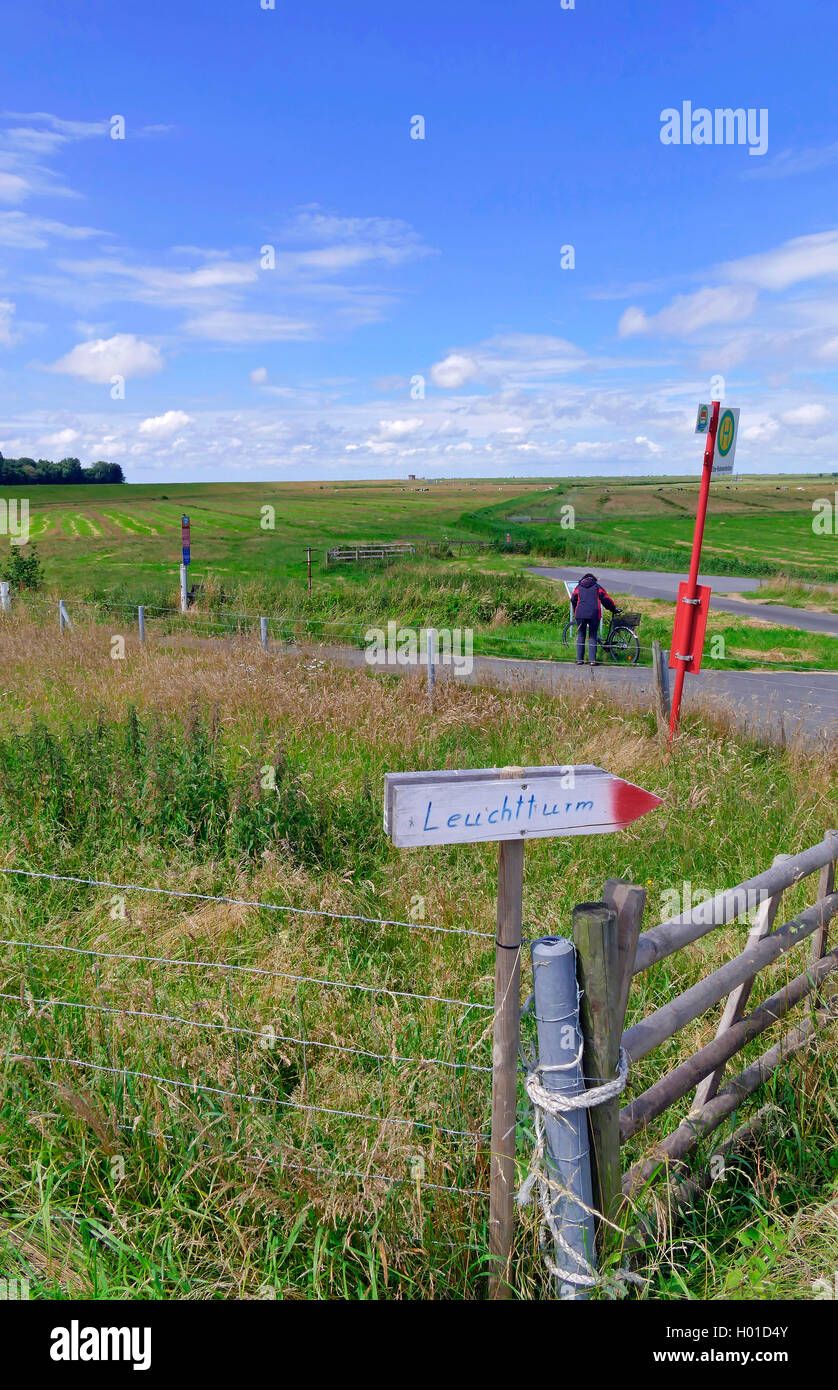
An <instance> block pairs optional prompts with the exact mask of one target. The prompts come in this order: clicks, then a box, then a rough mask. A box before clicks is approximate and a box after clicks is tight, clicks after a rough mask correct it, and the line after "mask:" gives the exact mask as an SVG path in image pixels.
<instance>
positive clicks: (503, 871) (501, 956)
mask: <svg viewBox="0 0 838 1390" xmlns="http://www.w3.org/2000/svg"><path fill="white" fill-rule="evenodd" d="M660 803H661V798H660V797H659V796H653V795H652V793H651V792H646V791H643V789H642V787H636V786H634V785H633V784H632V783H631V782H624V781H623V780H622V779H621V778H619V777H613V776H612V774H611V773H610V772H606V771H605V769H604V768H601V767H589V766H582V767H573V766H568V767H507V768H479V769H471V770H465V771H445V772H388V773H387V775H386V776H385V778H384V829H385V832H386V833H387V834H388V835H389V836H390V838H391V840H392V842H393V844H394V845H396V846H397V847H406V848H408V847H410V848H412V847H416V846H419V845H450V844H463V843H471V842H475V841H481V840H498V841H499V842H500V843H499V845H498V908H497V938H496V942H495V1012H494V1046H493V1051H492V1137H491V1169H490V1179H489V1251H490V1255H491V1260H492V1273H491V1276H490V1281H489V1297H490V1298H509V1297H511V1293H512V1289H511V1283H510V1264H511V1257H512V1234H513V1222H512V1218H513V1210H514V1206H513V1203H514V1196H515V1138H516V1126H517V1110H518V1104H517V1099H518V1098H517V1078H518V1043H519V1032H520V981H521V924H522V919H523V883H524V843H525V841H526V840H527V839H532V838H543V837H545V836H553V835H606V834H610V833H611V832H613V831H615V830H621V829H622V828H623V826H626V825H629V824H630V823H631V822H632V821H634V820H636V819H637V818H638V816H642V815H644V814H645V813H646V812H647V811H651V810H653V809H654V807H655V806H659V805H660Z"/></svg>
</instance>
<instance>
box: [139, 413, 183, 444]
mask: <svg viewBox="0 0 838 1390" xmlns="http://www.w3.org/2000/svg"><path fill="white" fill-rule="evenodd" d="M191 424H192V416H191V415H187V414H186V412H185V411H184V410H167V411H166V413H165V415H152V416H150V417H149V418H148V419H147V420H143V422H142V424H141V425H140V434H145V435H149V436H150V437H151V438H152V439H168V438H169V436H170V435H173V434H177V432H178V430H182V429H183V427H184V425H191Z"/></svg>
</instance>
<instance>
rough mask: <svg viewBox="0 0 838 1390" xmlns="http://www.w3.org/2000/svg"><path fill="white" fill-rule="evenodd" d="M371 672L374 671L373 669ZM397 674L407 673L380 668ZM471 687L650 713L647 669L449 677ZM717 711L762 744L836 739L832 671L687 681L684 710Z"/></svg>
mask: <svg viewBox="0 0 838 1390" xmlns="http://www.w3.org/2000/svg"><path fill="white" fill-rule="evenodd" d="M309 651H310V654H311V655H312V656H317V657H321V658H324V659H326V660H332V661H340V662H341V663H342V664H343V665H347V666H364V665H366V661H365V658H364V653H363V652H362V651H358V650H357V649H353V648H347V647H312V648H310V649H309ZM370 669H372V670H374V669H375V668H374V667H371V668H370ZM385 669H388V670H390V671H391V672H394V673H396V674H399V673H403V672H405V671H406V670H410V669H411V668H410V667H404V666H393V667H388V668H385ZM438 679H440V680H445V679H455V677H454V676H453V675H451V674H450V672H449V670H448V669H447V668H444V667H443V668H438ZM456 679H460V680H465V681H466V682H467V683H468V684H470V685H474V684H477V683H480V682H484V681H488V682H490V683H491V684H493V685H501V686H510V685H526V686H536V687H537V688H539V689H542V690H560V689H562V687H564V688H567V687H574V686H575V687H582V688H583V689H587V690H591V691H600V692H602V693H603V694H608V695H613V697H614V698H615V700H617V701H625V702H626V703H630V704H632V705H633V706H640V707H643V708H646V709H649V708H650V707H651V706H652V704H653V701H654V691H653V688H652V671H651V668H650V667H648V666H639V667H632V668H626V667H614V666H597V667H595V668H592V667H590V666H576V664H575V663H574V662H564V661H524V660H520V659H517V658H508V657H494V656H475V658H474V669H473V670H472V672H471V674H470V675H469V676H464V677H456ZM697 708H704V709H708V710H711V711H712V710H714V709H715V710H719V709H723V710H725V711H727V712H728V713H730V715H731V716H732V717H733V720H734V722H735V723H736V724H737V725H738V727H739V728H740V729H743V730H745V731H746V732H748V733H756V734H758V735H759V736H760V737H762V738H766V739H768V740H769V741H772V742H776V741H785V740H787V739H791V738H794V737H795V736H798V735H799V736H801V737H803V738H805V739H806V740H807V741H816V740H818V739H820V738H821V737H822V736H824V737H827V738H836V737H838V671H811V672H794V671H702V672H701V673H700V674H699V675H698V676H687V680H686V686H685V695H684V704H683V710H684V712H685V713H688V712H689V710H690V709H697Z"/></svg>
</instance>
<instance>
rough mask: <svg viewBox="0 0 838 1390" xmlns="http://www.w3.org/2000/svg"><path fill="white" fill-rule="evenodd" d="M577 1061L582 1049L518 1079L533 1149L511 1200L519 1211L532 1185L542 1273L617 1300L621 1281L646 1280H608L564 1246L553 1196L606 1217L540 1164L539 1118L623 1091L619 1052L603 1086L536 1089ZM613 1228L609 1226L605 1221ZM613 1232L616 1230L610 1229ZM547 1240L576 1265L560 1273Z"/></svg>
mask: <svg viewBox="0 0 838 1390" xmlns="http://www.w3.org/2000/svg"><path fill="white" fill-rule="evenodd" d="M581 1060H582V1044H580V1047H579V1051H578V1052H577V1054H576V1056H575V1057H574V1058H572V1060H571V1061H570V1062H561V1063H556V1064H555V1065H553V1066H541V1065H539V1064H538V1063H537V1064H536V1065H535V1066H534V1067H532V1068H531V1070H530V1071H528V1072H527V1074H526V1077H525V1078H524V1086H525V1088H526V1092H527V1095H528V1096H529V1098H530V1100H531V1101H532V1105H533V1113H534V1116H535V1149H534V1150H533V1156H532V1161H531V1163H530V1171H529V1173H528V1174H527V1177H526V1178H525V1179H524V1182H523V1183H522V1184H521V1187H520V1189H519V1191H518V1194H517V1198H516V1200H517V1201H518V1203H519V1204H520V1205H521V1206H526V1205H527V1203H528V1202H529V1201H530V1200H531V1198H532V1193H533V1188H534V1187H535V1186H536V1184H538V1200H539V1205H540V1207H541V1225H540V1229H539V1233H538V1243H539V1245H540V1247H541V1253H542V1257H543V1259H544V1263H545V1265H546V1267H547V1272H548V1273H549V1274H551V1275H552V1276H553V1278H555V1279H558V1280H560V1281H561V1282H562V1283H564V1284H571V1285H573V1286H574V1287H576V1288H585V1289H593V1288H598V1287H599V1288H603V1289H605V1290H608V1289H612V1290H615V1292H613V1293H612V1295H611V1296H612V1297H617V1296H622V1295H623V1293H624V1292H625V1288H624V1284H625V1283H626V1281H628V1282H631V1283H633V1284H639V1285H641V1286H642V1287H645V1284H646V1280H645V1279H642V1278H641V1277H640V1275H639V1274H634V1273H633V1272H632V1271H631V1270H628V1269H618V1270H615V1271H614V1272H613V1273H610V1274H608V1275H604V1276H603V1275H600V1274H598V1273H597V1271H596V1269H594V1267H593V1265H592V1264H591V1263H590V1261H589V1260H587V1259H586V1258H585V1256H584V1255H583V1254H582V1253H581V1252H580V1251H578V1250H574V1249H573V1248H572V1246H570V1245H569V1244H568V1242H567V1241H566V1240H565V1238H564V1236H563V1235H562V1233H561V1231H560V1230H559V1227H558V1225H557V1224H556V1218H555V1216H554V1214H553V1195H554V1194H555V1193H556V1192H558V1193H560V1194H561V1195H562V1196H564V1197H566V1198H568V1199H569V1200H570V1201H572V1202H573V1203H574V1204H575V1205H576V1206H578V1207H579V1208H581V1210H582V1211H584V1212H585V1213H586V1214H587V1215H593V1216H597V1217H598V1218H599V1219H600V1220H601V1221H606V1220H607V1218H606V1217H604V1216H603V1215H602V1213H601V1212H598V1211H596V1210H595V1209H594V1208H592V1207H589V1206H587V1204H586V1203H585V1202H583V1201H582V1199H581V1198H580V1197H579V1196H578V1194H577V1193H575V1192H571V1191H569V1190H568V1189H567V1188H566V1187H564V1185H563V1184H562V1183H560V1182H558V1181H557V1179H556V1177H555V1175H554V1174H552V1173H548V1172H547V1170H546V1167H545V1163H544V1151H545V1134H544V1116H545V1115H550V1116H552V1118H553V1119H560V1118H563V1117H564V1116H565V1115H567V1114H570V1113H571V1112H573V1111H574V1110H591V1109H592V1108H593V1107H594V1106H596V1105H604V1104H605V1102H606V1101H608V1100H613V1099H614V1098H615V1096H618V1095H620V1094H621V1093H622V1092H623V1091H624V1090H625V1087H626V1083H627V1081H628V1058H627V1056H626V1054H625V1052H624V1050H623V1048H622V1047H621V1048H620V1060H619V1063H618V1067H617V1075H616V1076H615V1077H614V1078H613V1079H612V1080H610V1081H603V1082H602V1083H601V1084H600V1085H599V1086H591V1087H588V1088H587V1089H586V1090H584V1091H580V1092H578V1093H577V1094H575V1095H572V1094H570V1093H568V1092H560V1091H548V1090H547V1088H546V1087H545V1086H544V1085H543V1084H542V1081H541V1080H540V1077H541V1075H542V1074H543V1073H545V1072H550V1071H569V1070H571V1069H572V1068H574V1067H577V1066H579V1064H580V1062H581ZM608 1225H613V1222H610V1221H609V1222H608ZM615 1229H618V1228H617V1227H615ZM548 1237H552V1240H553V1242H554V1244H555V1246H556V1248H557V1249H558V1250H560V1251H561V1252H562V1254H563V1255H565V1256H569V1257H570V1259H571V1260H572V1261H574V1263H575V1264H576V1265H577V1266H578V1267H577V1268H576V1269H566V1268H564V1267H563V1266H562V1265H560V1264H558V1262H557V1261H556V1260H555V1259H554V1258H553V1256H552V1254H551V1253H550V1248H549V1240H548Z"/></svg>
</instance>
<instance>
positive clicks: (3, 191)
mask: <svg viewBox="0 0 838 1390" xmlns="http://www.w3.org/2000/svg"><path fill="white" fill-rule="evenodd" d="M29 191H30V190H29V184H28V183H27V181H26V179H24V178H22V177H21V175H20V174H7V173H3V172H2V170H0V202H2V203H21V202H23V199H24V198H25V197H26V195H27V194H28V193H29Z"/></svg>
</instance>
